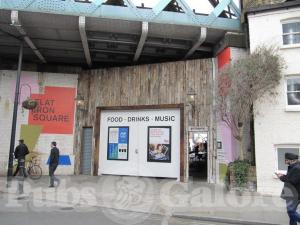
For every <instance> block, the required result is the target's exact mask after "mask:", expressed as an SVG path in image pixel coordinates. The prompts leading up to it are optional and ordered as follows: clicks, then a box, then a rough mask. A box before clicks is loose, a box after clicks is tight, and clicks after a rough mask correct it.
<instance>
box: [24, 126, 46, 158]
mask: <svg viewBox="0 0 300 225" xmlns="http://www.w3.org/2000/svg"><path fill="white" fill-rule="evenodd" d="M41 132H42V126H40V125H25V124H22V125H21V134H20V139H24V140H26V145H27V147H28V149H29V151H30V152H31V151H33V149H34V147H35V146H36V144H37V142H38V140H39V137H40V134H41Z"/></svg>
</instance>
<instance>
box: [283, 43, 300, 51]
mask: <svg viewBox="0 0 300 225" xmlns="http://www.w3.org/2000/svg"><path fill="white" fill-rule="evenodd" d="M293 48H300V44H289V45H281V47H280V49H282V50H283V49H293Z"/></svg>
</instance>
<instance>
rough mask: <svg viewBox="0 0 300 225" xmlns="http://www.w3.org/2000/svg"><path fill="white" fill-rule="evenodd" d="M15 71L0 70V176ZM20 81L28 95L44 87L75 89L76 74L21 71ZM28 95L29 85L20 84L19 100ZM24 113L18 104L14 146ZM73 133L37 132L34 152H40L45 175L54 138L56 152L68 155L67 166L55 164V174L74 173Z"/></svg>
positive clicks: (3, 171)
mask: <svg viewBox="0 0 300 225" xmlns="http://www.w3.org/2000/svg"><path fill="white" fill-rule="evenodd" d="M16 73H17V72H16V71H6V70H4V71H0V143H1V145H0V175H6V171H7V163H8V153H9V146H10V135H11V126H12V114H13V105H14V95H15V83H16ZM23 84H29V85H30V87H31V93H32V94H43V91H44V87H45V86H55V87H72V88H76V87H77V75H75V74H54V73H38V72H27V71H24V72H22V75H21V85H23ZM29 95H30V91H29V88H28V87H26V86H24V85H23V87H22V91H21V98H20V102H22V101H23V100H25V99H26V98H27V97H28V96H29ZM28 115H29V113H28V110H22V107H21V105H19V107H18V120H17V129H16V139H15V140H16V142H15V146H16V145H17V144H18V139H19V137H20V128H21V125H22V124H25V125H26V124H28ZM74 116H75V115H74ZM73 134H74V128H73ZM73 134H41V135H40V137H39V139H38V142H37V144H36V146H35V148H34V151H36V152H39V154H40V158H41V166H42V169H43V173H44V174H45V175H47V174H48V166H47V164H46V162H47V159H48V156H49V152H50V142H51V141H57V143H58V148H59V149H60V154H63V155H69V156H70V159H71V164H72V165H71V166H59V167H58V169H57V172H56V174H74V154H73ZM25 142H26V140H25Z"/></svg>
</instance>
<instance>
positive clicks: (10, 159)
mask: <svg viewBox="0 0 300 225" xmlns="http://www.w3.org/2000/svg"><path fill="white" fill-rule="evenodd" d="M22 60H23V41H20V51H19V61H18V72H17V79H16V90H15V100H14V111H13V118H12V128H11V136H10V147H9V157H8V168H7V187H10V182H11V179H12V175H13V160H14V146H15V138H16V126H17V113H18V105H19V95H20V79H21V71H22Z"/></svg>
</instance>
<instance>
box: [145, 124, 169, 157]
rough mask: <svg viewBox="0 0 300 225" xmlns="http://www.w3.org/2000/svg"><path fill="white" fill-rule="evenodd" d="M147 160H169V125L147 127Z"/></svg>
mask: <svg viewBox="0 0 300 225" xmlns="http://www.w3.org/2000/svg"><path fill="white" fill-rule="evenodd" d="M147 146H148V148H147V161H148V162H165V163H170V162H171V150H172V149H171V127H170V126H155V127H152V126H151V127H148V145H147Z"/></svg>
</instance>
